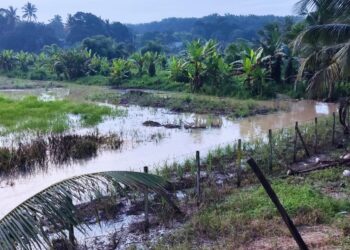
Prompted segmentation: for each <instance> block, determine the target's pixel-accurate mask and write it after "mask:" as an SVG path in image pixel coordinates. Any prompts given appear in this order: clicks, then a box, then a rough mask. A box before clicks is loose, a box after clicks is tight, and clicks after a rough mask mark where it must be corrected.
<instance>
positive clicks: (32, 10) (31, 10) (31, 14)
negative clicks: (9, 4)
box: [22, 2, 38, 22]
mask: <svg viewBox="0 0 350 250" xmlns="http://www.w3.org/2000/svg"><path fill="white" fill-rule="evenodd" d="M22 10H23V16H22V17H23V18H26V19H27V21H28V22H31V21H32V20H36V19H37V16H36V12H37V11H38V8H37V7H36V6H35V5H34V4H32V3H30V2H28V3H26V4H25V5H24V6H23V7H22Z"/></svg>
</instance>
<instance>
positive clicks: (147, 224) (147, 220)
mask: <svg viewBox="0 0 350 250" xmlns="http://www.w3.org/2000/svg"><path fill="white" fill-rule="evenodd" d="M143 172H144V173H145V174H148V167H147V166H145V167H143ZM148 213H149V212H148V188H145V231H148V229H149V214H148Z"/></svg>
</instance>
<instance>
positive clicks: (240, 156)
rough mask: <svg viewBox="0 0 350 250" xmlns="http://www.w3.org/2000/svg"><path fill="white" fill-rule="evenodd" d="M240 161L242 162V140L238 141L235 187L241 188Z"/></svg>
mask: <svg viewBox="0 0 350 250" xmlns="http://www.w3.org/2000/svg"><path fill="white" fill-rule="evenodd" d="M241 160H242V140H241V139H238V148H237V187H238V188H239V187H241V182H242V179H241V178H242V176H241V175H242V166H241Z"/></svg>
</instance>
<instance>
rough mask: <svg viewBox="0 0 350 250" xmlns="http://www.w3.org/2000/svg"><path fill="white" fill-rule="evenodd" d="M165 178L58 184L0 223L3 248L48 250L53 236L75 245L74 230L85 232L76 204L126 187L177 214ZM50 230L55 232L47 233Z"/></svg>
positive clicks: (110, 175) (132, 175)
mask: <svg viewBox="0 0 350 250" xmlns="http://www.w3.org/2000/svg"><path fill="white" fill-rule="evenodd" d="M165 185H166V182H165V180H164V179H163V178H161V177H159V176H156V175H151V174H144V173H137V172H122V171H117V172H103V173H95V174H87V175H83V176H79V177H74V178H71V179H67V180H64V181H62V182H60V183H56V184H54V185H52V186H50V187H48V188H46V189H45V190H43V191H42V192H40V193H38V194H36V195H34V196H33V197H31V198H29V199H27V200H26V201H24V202H23V203H22V204H20V205H19V206H17V207H16V208H15V209H13V210H12V211H11V212H9V213H8V214H7V215H6V216H5V217H3V218H2V219H0V248H1V249H4V250H12V249H17V248H20V249H48V248H50V247H51V246H52V242H51V240H50V236H52V235H53V234H54V235H55V236H61V237H67V235H66V231H65V230H66V229H68V232H69V238H70V240H71V243H72V244H74V230H73V229H74V227H76V228H77V229H78V230H80V231H81V232H85V230H86V227H85V226H84V224H83V223H82V222H81V221H79V219H78V218H77V215H76V214H77V211H76V207H75V206H74V205H73V201H74V202H83V201H86V198H87V197H91V198H92V199H94V198H95V197H96V195H97V194H98V193H101V192H103V193H111V192H112V193H113V192H118V191H120V190H122V189H125V187H130V188H134V189H138V190H140V191H144V190H146V189H147V190H150V191H153V192H155V193H157V194H159V195H161V196H162V197H163V198H164V199H165V200H166V201H167V202H168V203H169V204H170V205H171V206H172V207H173V208H174V209H175V211H177V212H180V210H179V209H178V208H177V206H176V205H175V204H174V203H173V202H172V201H171V199H170V198H169V196H168V194H167V191H166V190H165V189H164V187H165ZM48 227H50V228H51V229H54V232H52V230H47V228H48Z"/></svg>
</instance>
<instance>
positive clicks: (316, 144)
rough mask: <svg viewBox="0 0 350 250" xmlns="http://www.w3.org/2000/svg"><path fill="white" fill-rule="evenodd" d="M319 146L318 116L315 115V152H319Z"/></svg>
mask: <svg viewBox="0 0 350 250" xmlns="http://www.w3.org/2000/svg"><path fill="white" fill-rule="evenodd" d="M317 146H318V131H317V117H315V154H316V153H317Z"/></svg>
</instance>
